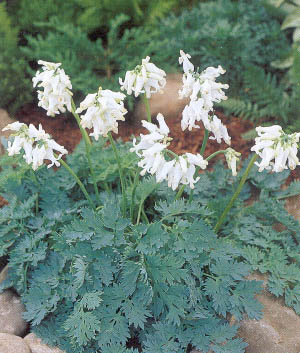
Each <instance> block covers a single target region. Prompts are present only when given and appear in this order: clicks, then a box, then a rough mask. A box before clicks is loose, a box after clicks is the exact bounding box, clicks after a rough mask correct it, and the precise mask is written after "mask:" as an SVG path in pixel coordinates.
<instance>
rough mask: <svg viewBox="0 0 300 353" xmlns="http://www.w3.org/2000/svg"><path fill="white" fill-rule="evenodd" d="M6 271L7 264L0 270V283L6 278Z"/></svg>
mask: <svg viewBox="0 0 300 353" xmlns="http://www.w3.org/2000/svg"><path fill="white" fill-rule="evenodd" d="M7 272H8V265H6V266H5V267H4V268H3V269H2V270H1V272H0V283H1V282H3V281H4V280H5V279H6V277H7Z"/></svg>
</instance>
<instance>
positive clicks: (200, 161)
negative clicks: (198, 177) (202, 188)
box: [185, 152, 208, 169]
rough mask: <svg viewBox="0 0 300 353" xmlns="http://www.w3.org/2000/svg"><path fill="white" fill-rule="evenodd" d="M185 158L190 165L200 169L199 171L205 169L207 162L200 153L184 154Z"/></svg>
mask: <svg viewBox="0 0 300 353" xmlns="http://www.w3.org/2000/svg"><path fill="white" fill-rule="evenodd" d="M185 156H186V157H187V160H188V162H189V163H190V164H193V165H196V166H197V167H200V168H201V169H206V168H207V165H208V162H207V160H205V159H204V158H203V157H202V156H201V154H200V153H197V154H193V153H188V152H187V153H186V154H185Z"/></svg>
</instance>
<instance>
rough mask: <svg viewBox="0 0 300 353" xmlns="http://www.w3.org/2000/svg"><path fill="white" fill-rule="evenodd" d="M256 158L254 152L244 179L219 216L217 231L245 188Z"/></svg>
mask: <svg viewBox="0 0 300 353" xmlns="http://www.w3.org/2000/svg"><path fill="white" fill-rule="evenodd" d="M256 158H257V154H254V155H253V156H252V158H251V160H250V162H249V164H248V166H247V168H246V170H245V172H244V174H243V176H242V179H241V181H240V183H239V185H238V187H237V189H236V190H235V193H234V194H233V196H232V198H231V200H230V201H229V203H228V205H227V206H226V208H225V210H224V211H223V213H222V215H221V217H220V218H219V220H218V222H217V224H216V226H215V228H214V231H215V232H216V233H217V232H218V231H219V229H220V227H221V225H222V224H223V222H224V220H225V218H226V216H227V213H228V212H229V211H230V209H231V207H232V205H233V203H234V201H235V200H236V199H237V197H238V196H239V194H240V192H241V190H242V188H243V186H244V184H245V182H246V180H247V177H248V174H249V172H250V170H251V168H252V166H253V164H254V162H255V161H256Z"/></svg>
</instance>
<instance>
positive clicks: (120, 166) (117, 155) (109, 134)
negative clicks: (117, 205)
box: [107, 132, 127, 217]
mask: <svg viewBox="0 0 300 353" xmlns="http://www.w3.org/2000/svg"><path fill="white" fill-rule="evenodd" d="M107 136H108V138H109V141H110V144H111V147H112V149H113V151H114V154H115V158H116V161H117V164H118V168H119V175H120V180H121V188H122V198H123V201H122V213H123V217H125V216H126V209H127V201H126V194H125V182H124V175H123V169H122V165H121V159H120V155H119V152H118V150H117V147H116V144H115V141H114V139H113V137H112V135H111V133H110V132H109V133H108V134H107Z"/></svg>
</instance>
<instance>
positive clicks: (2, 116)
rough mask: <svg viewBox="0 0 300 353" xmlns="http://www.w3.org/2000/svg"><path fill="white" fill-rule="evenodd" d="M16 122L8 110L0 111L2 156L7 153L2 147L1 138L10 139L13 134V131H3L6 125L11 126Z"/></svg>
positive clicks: (0, 148) (0, 149) (0, 147)
mask: <svg viewBox="0 0 300 353" xmlns="http://www.w3.org/2000/svg"><path fill="white" fill-rule="evenodd" d="M14 121H15V120H14V119H12V118H10V116H9V115H8V113H7V111H6V110H4V109H0V154H3V153H4V152H5V150H4V147H3V146H2V143H1V138H2V137H5V138H8V137H9V135H10V134H11V132H12V131H2V129H3V128H4V127H5V126H6V125H8V124H11V123H13V122H14Z"/></svg>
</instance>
